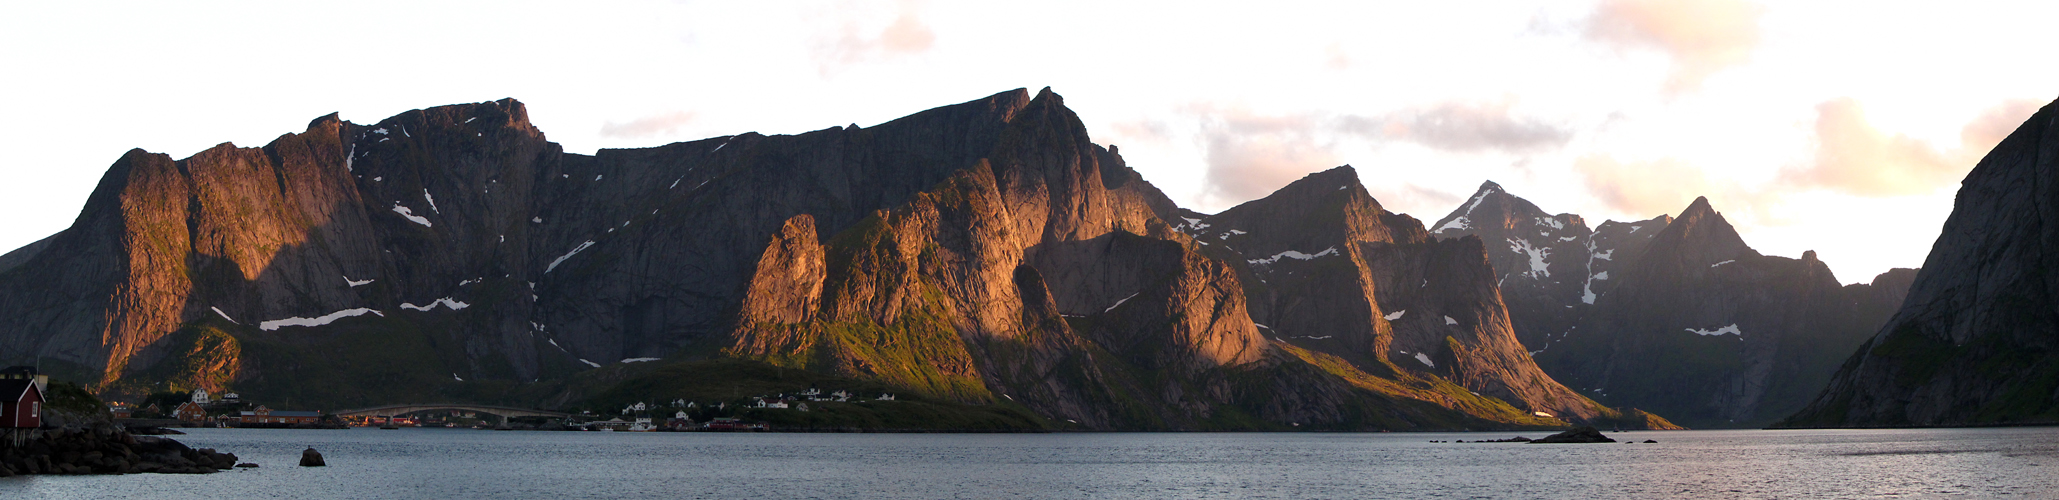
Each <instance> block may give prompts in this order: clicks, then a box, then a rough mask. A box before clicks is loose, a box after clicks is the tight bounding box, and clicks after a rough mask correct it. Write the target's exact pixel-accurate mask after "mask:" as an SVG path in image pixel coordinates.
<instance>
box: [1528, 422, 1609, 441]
mask: <svg viewBox="0 0 2059 500" xmlns="http://www.w3.org/2000/svg"><path fill="white" fill-rule="evenodd" d="M1614 442H1616V440H1614V439H1609V437H1608V436H1604V435H1602V433H1601V431H1600V430H1596V429H1595V428H1594V427H1592V426H1588V427H1579V428H1575V429H1573V430H1570V431H1566V432H1561V433H1558V434H1552V435H1550V436H1545V437H1544V438H1542V439H1538V440H1535V441H1531V442H1530V444H1537V443H1614Z"/></svg>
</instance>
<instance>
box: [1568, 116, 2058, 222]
mask: <svg viewBox="0 0 2059 500" xmlns="http://www.w3.org/2000/svg"><path fill="white" fill-rule="evenodd" d="M2039 106H2040V104H2039V102H2038V101H2034V100H2022V99H2011V100H2006V101H2003V102H2001V103H1999V104H1996V105H1995V106H1993V107H1990V108H1988V109H1986V110H1983V111H1982V112H1981V113H1979V115H1977V116H1976V117H1975V118H1974V119H1973V120H1972V121H1970V122H1968V123H1967V124H1966V125H1965V126H1964V127H1962V128H1961V129H1960V144H1959V145H1957V147H1954V148H1940V147H1937V146H1935V145H1933V144H1931V143H1929V142H1926V141H1922V140H1919V139H1916V138H1913V137H1910V136H1908V135H1906V134H1890V133H1887V132H1884V131H1881V130H1880V129H1879V128H1878V127H1875V126H1874V125H1873V124H1872V123H1871V122H1869V121H1867V120H1866V114H1865V110H1864V109H1862V108H1861V107H1860V105H1859V103H1858V101H1856V100H1853V99H1849V98H1840V99H1832V100H1829V101H1825V102H1823V103H1821V104H1818V105H1817V106H1816V112H1817V118H1816V123H1815V131H1816V145H1815V150H1814V152H1813V156H1812V157H1811V158H1810V159H1809V160H1808V161H1806V162H1804V163H1801V164H1798V165H1794V166H1790V167H1787V168H1784V169H1782V170H1781V171H1780V172H1779V174H1777V175H1776V176H1775V178H1774V179H1773V180H1772V182H1768V183H1766V184H1764V185H1760V186H1758V187H1755V188H1747V187H1746V186H1744V185H1742V184H1740V183H1739V182H1737V181H1736V180H1733V179H1729V178H1724V177H1721V176H1717V177H1711V176H1710V175H1708V172H1709V171H1708V170H1706V169H1704V168H1702V167H1701V166H1697V165H1694V164H1692V163H1689V162H1687V161H1684V160H1680V159H1677V158H1660V159H1656V160H1636V161H1623V160H1618V159H1617V158H1615V157H1614V156H1610V155H1607V154H1588V155H1584V156H1581V157H1579V158H1577V159H1575V160H1574V161H1573V170H1574V171H1575V172H1578V173H1580V174H1581V175H1582V176H1583V177H1584V181H1585V184H1586V187H1587V190H1588V192H1589V194H1590V195H1592V196H1593V197H1594V199H1596V200H1597V201H1600V202H1601V203H1602V204H1603V205H1605V206H1607V207H1608V208H1610V209H1613V210H1616V211H1618V212H1621V213H1624V214H1629V215H1634V216H1641V217H1649V216H1652V215H1656V214H1661V213H1670V212H1671V211H1674V210H1679V209H1680V207H1684V206H1687V203H1688V202H1690V201H1693V200H1694V198H1695V197H1696V196H1707V197H1709V199H1710V201H1711V202H1712V203H1714V204H1716V206H1717V207H1718V208H1719V209H1725V210H1726V211H1729V212H1733V213H1736V214H1737V215H1742V216H1744V217H1745V218H1748V219H1749V220H1751V221H1752V222H1754V223H1757V224H1762V225H1781V224H1790V223H1794V222H1798V221H1799V220H1798V219H1795V218H1794V217H1795V216H1796V215H1798V214H1792V213H1786V212H1784V211H1783V208H1782V206H1783V205H1785V204H1787V203H1788V200H1789V199H1790V198H1792V197H1793V196H1795V195H1797V194H1800V193H1803V192H1807V191H1830V192H1834V193H1840V194H1846V195H1855V196H1863V197H1875V198H1884V197H1892V196H1905V195H1921V194H1928V193H1932V192H1935V191H1936V190H1937V189H1939V188H1944V187H1948V186H1952V185H1955V184H1957V183H1958V181H1959V179H1961V178H1963V177H1964V176H1965V175H1966V172H1967V171H1968V170H1970V169H1972V168H1973V164H1974V163H1975V162H1978V161H1979V160H1980V157H1981V156H1984V155H1986V154H1987V152H1988V150H1990V149H1993V148H1994V145H1995V144H1996V143H1999V142H2001V140H2002V139H2003V138H2004V137H2007V136H2008V135H2009V133H2011V132H2013V131H2015V130H2016V128H2017V127H2018V126H2020V125H2021V124H2022V123H2023V121H2024V120H2026V119H2028V118H2029V117H2030V115H2031V114H2032V113H2035V112H2036V111H2037V109H2038V107H2039Z"/></svg>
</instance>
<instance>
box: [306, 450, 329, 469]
mask: <svg viewBox="0 0 2059 500" xmlns="http://www.w3.org/2000/svg"><path fill="white" fill-rule="evenodd" d="M328 465H329V464H327V463H323V462H322V452H319V451H315V447H313V446H309V447H307V451H303V452H300V466H301V467H325V466H328Z"/></svg>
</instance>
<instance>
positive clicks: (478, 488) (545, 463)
mask: <svg viewBox="0 0 2059 500" xmlns="http://www.w3.org/2000/svg"><path fill="white" fill-rule="evenodd" d="M189 432H191V434H189V435H186V436H176V437H177V438H178V439H180V440H181V441H183V442H185V443H187V444H189V445H192V446H194V447H196V448H199V447H212V448H217V449H221V450H224V451H228V452H231V453H235V454H237V455H238V456H239V457H242V459H243V460H244V461H246V462H256V463H258V464H261V465H263V467H262V468H259V469H249V470H236V471H230V472H223V473H219V474H211V475H202V476H185V475H157V474H136V475H126V476H49V477H16V478H7V479H0V498H8V499H13V498H150V499H176V498H209V499H219V498H431V497H439V498H631V497H643V498H725V499H732V498H778V499H811V498H890V499H901V498H908V499H928V498H1004V499H1005V498H1110V499H1118V498H1119V499H1128V498H1179V499H1187V498H1877V497H1900V498H1994V497H2020V498H2059V428H2010V429H1923V430H1851V431H1842V430H1841V431H1673V432H1661V431H1651V432H1624V433H1613V434H1611V435H1612V436H1613V437H1616V438H1617V439H1619V440H1620V439H1635V440H1639V441H1642V440H1645V439H1654V440H1657V441H1659V442H1658V443H1657V444H1586V445H1527V444H1499V443H1496V444H1458V443H1430V442H1429V441H1431V440H1440V441H1448V440H1460V439H1464V440H1469V441H1470V440H1480V439H1498V438H1504V437H1510V436H1515V435H1518V433H1445V434H1432V433H1409V434H1316V433H1295V434H1259V433H1250V434H1171V433H1167V434H970V435H968V434H902V435H894V434H712V433H691V434H688V433H595V432H586V433H581V432H494V431H475V430H450V429H402V430H378V429H352V430H346V431H335V430H328V431H323V430H268V429H249V430H242V429H195V430H190V431H189ZM1528 434H1530V437H1539V435H1540V434H1539V433H1528ZM310 445H311V446H314V447H315V448H316V449H318V450H320V451H321V452H322V454H323V455H325V456H326V458H327V460H328V463H329V466H328V467H323V468H301V467H297V466H295V465H294V464H296V463H297V462H298V460H299V456H300V451H301V449H302V448H305V447H307V446H310Z"/></svg>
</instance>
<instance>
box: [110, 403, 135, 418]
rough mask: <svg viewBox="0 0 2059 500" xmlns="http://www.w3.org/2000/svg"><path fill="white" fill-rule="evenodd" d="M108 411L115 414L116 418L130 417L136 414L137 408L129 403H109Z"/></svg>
mask: <svg viewBox="0 0 2059 500" xmlns="http://www.w3.org/2000/svg"><path fill="white" fill-rule="evenodd" d="M107 412H108V413H111V414H113V415H114V418H129V417H133V416H136V409H135V408H132V407H130V406H129V405H128V404H127V403H108V404H107Z"/></svg>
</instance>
